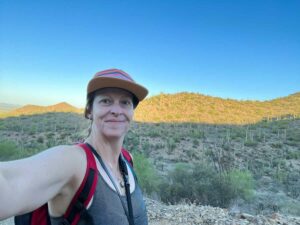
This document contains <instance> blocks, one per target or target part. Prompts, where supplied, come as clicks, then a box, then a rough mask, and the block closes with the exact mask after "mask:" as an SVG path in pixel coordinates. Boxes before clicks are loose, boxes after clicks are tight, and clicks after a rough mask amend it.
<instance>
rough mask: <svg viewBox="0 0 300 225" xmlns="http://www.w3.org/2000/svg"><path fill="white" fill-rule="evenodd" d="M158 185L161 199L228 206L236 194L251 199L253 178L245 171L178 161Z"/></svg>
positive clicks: (236, 196)
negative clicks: (227, 171)
mask: <svg viewBox="0 0 300 225" xmlns="http://www.w3.org/2000/svg"><path fill="white" fill-rule="evenodd" d="M168 178H169V179H168V183H167V184H166V183H164V185H163V187H162V188H161V190H162V193H163V195H162V196H161V199H162V201H164V202H168V203H172V204H176V203H178V202H180V201H183V200H184V201H190V202H195V203H201V204H205V205H212V206H219V207H228V206H229V204H230V202H231V201H232V200H234V199H236V198H243V199H246V200H248V199H250V198H251V196H252V190H253V186H254V185H253V184H254V182H253V178H252V175H251V173H250V172H248V171H237V170H234V171H231V172H229V173H228V174H225V173H223V174H220V173H218V172H216V171H215V169H214V168H213V167H211V166H209V165H207V164H197V165H194V166H192V165H189V164H182V163H181V164H177V165H176V167H175V169H174V170H173V171H171V172H170V173H169V175H168Z"/></svg>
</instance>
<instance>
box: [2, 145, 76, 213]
mask: <svg viewBox="0 0 300 225" xmlns="http://www.w3.org/2000/svg"><path fill="white" fill-rule="evenodd" d="M80 159H82V152H81V153H80V152H79V151H75V150H74V147H73V146H59V147H55V148H52V149H49V150H47V151H44V152H42V153H40V154H37V155H35V156H32V157H29V158H25V159H22V160H16V161H11V162H1V163H0V201H1V204H0V219H1V218H5V217H8V216H13V215H17V214H22V213H25V212H28V211H32V210H34V209H35V208H37V207H39V206H41V205H43V204H44V203H46V202H48V201H49V200H50V199H52V198H53V197H54V196H56V195H58V194H60V192H61V191H62V189H63V187H65V185H67V184H68V183H70V182H71V181H72V179H74V178H75V177H76V173H78V166H77V168H76V165H78V163H76V162H79V160H80Z"/></svg>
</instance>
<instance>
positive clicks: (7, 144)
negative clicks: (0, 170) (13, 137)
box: [0, 141, 20, 161]
mask: <svg viewBox="0 0 300 225" xmlns="http://www.w3.org/2000/svg"><path fill="white" fill-rule="evenodd" d="M19 157H20V150H19V149H18V147H17V145H16V143H14V142H12V141H3V142H1V143H0V160H3V161H4V160H12V159H17V158H19Z"/></svg>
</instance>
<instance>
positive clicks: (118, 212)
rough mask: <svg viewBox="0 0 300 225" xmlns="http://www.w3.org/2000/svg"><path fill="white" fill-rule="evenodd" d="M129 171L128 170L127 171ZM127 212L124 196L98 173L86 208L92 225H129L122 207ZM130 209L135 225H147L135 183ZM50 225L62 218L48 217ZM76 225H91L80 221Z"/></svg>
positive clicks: (138, 190)
mask: <svg viewBox="0 0 300 225" xmlns="http://www.w3.org/2000/svg"><path fill="white" fill-rule="evenodd" d="M129 170H130V169H129ZM129 170H128V172H129ZM121 200H122V201H123V203H124V206H125V209H126V211H127V212H128V208H127V200H126V195H125V196H123V195H121V199H120V198H119V196H118V193H117V192H116V191H115V190H114V189H112V188H111V187H110V186H109V185H108V184H107V182H106V181H105V179H104V178H103V177H102V175H101V173H99V171H98V183H97V187H96V191H95V194H94V197H93V202H92V204H91V206H90V207H89V208H88V210H87V211H88V213H89V215H91V217H92V218H93V221H94V225H129V222H128V219H127V216H126V214H125V211H124V208H123V206H122V203H121ZM131 201H132V209H133V216H134V224H135V225H148V217H147V211H146V206H145V202H144V200H143V195H142V191H141V188H140V187H139V185H138V183H137V182H136V181H135V189H134V190H133V192H132V193H131ZM50 220H51V225H59V224H60V222H61V221H63V220H64V218H63V217H50ZM78 225H91V224H88V223H87V222H85V221H83V219H81V220H80V221H79V223H78Z"/></svg>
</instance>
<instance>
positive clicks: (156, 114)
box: [135, 92, 300, 124]
mask: <svg viewBox="0 0 300 225" xmlns="http://www.w3.org/2000/svg"><path fill="white" fill-rule="evenodd" d="M149 112H151V113H149ZM299 115H300V92H298V93H295V94H293V95H290V96H288V97H284V98H278V99H274V100H271V101H264V102H260V101H238V100H232V99H222V98H218V97H210V96H205V95H201V94H195V93H187V92H183V93H178V94H160V95H157V96H154V97H151V98H148V99H146V100H145V101H143V102H141V104H140V106H139V107H138V108H137V110H136V114H135V120H137V121H140V122H195V123H209V124H248V123H256V122H258V121H261V120H270V119H274V118H278V119H282V118H295V117H298V116H299Z"/></svg>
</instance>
